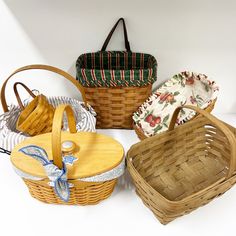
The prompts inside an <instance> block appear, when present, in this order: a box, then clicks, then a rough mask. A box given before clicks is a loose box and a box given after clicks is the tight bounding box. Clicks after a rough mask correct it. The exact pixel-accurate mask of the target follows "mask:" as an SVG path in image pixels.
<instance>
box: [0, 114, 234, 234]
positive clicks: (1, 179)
mask: <svg viewBox="0 0 236 236" xmlns="http://www.w3.org/2000/svg"><path fill="white" fill-rule="evenodd" d="M218 117H219V118H221V119H223V120H224V121H226V122H228V123H230V124H232V125H234V126H236V115H218ZM98 132H100V133H104V134H107V135H110V136H112V137H114V138H115V139H117V140H118V141H120V142H121V143H122V144H123V145H124V148H125V150H127V149H128V148H129V147H130V145H132V144H134V143H136V142H137V141H138V139H137V137H136V135H135V133H134V131H127V130H99V131H98ZM0 166H1V171H0V183H1V185H0V186H1V192H0V193H1V194H0V209H1V214H0V235H4V236H8V235H19V236H21V235H22V236H32V235H34V236H42V235H86V236H90V235H98V236H100V235H103V236H108V235H114V236H115V235H119V236H120V235H161V236H165V235H166V236H169V235H175V236H180V235H181V236H199V235H200V236H205V235H207V236H209V235H215V236H218V235H219V236H222V235H227V234H230V235H232V233H233V232H234V231H235V212H236V204H235V199H236V187H233V188H232V189H230V190H229V191H228V192H227V193H225V194H224V195H223V196H221V197H220V198H218V199H216V200H214V201H212V202H211V203H209V204H208V205H206V206H204V207H201V208H199V209H197V210H195V211H193V212H192V213H190V214H188V215H186V216H184V217H181V218H178V219H177V220H175V221H173V222H171V223H170V224H168V225H166V226H163V225H161V224H160V223H159V221H157V219H156V218H155V217H154V215H153V214H152V212H151V211H150V210H149V209H148V208H146V207H145V206H144V204H143V203H142V201H141V200H140V198H139V197H138V196H137V195H136V194H135V191H134V188H133V185H132V183H131V181H130V178H129V176H128V174H127V173H126V175H125V176H123V177H122V178H121V179H120V181H119V183H118V186H117V187H116V189H115V191H114V192H113V194H112V196H111V197H110V198H108V199H107V200H104V201H103V202H101V203H99V204H98V205H95V206H82V207H81V206H62V205H48V204H44V203H41V202H39V201H37V200H35V199H33V198H32V197H31V196H30V195H29V193H28V190H27V188H26V186H25V185H24V183H23V181H22V180H21V179H20V178H19V177H18V176H17V175H16V174H15V173H14V171H13V169H12V166H11V163H10V160H9V157H8V156H6V155H0Z"/></svg>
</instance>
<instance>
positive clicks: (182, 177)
mask: <svg viewBox="0 0 236 236" xmlns="http://www.w3.org/2000/svg"><path fill="white" fill-rule="evenodd" d="M182 108H188V109H192V110H194V111H196V112H198V113H199V115H198V116H197V117H196V118H195V119H194V120H192V121H190V122H188V123H186V124H183V125H180V126H177V127H175V122H176V119H177V116H178V113H179V112H180V110H181V109H182ZM127 165H128V170H129V172H130V174H131V176H132V179H133V181H134V184H135V187H136V191H137V194H138V195H139V196H140V197H141V199H142V200H143V202H144V204H145V205H146V206H147V207H148V208H150V209H151V210H152V211H153V213H154V214H155V216H156V217H157V218H158V220H159V221H160V222H161V223H162V224H167V223H168V222H170V221H172V220H174V219H175V218H177V217H179V216H182V215H184V214H187V213H189V212H191V211H193V210H194V209H196V208H198V207H200V206H203V205H205V204H207V203H208V202H210V201H211V200H213V199H214V198H215V197H218V196H220V195H221V194H223V193H224V192H225V191H227V190H228V189H230V188H231V187H232V185H234V183H235V182H236V175H235V173H236V172H235V168H236V129H235V128H234V127H232V126H230V125H227V124H225V123H224V122H222V121H220V120H218V119H217V118H215V117H214V116H212V115H211V114H209V113H208V112H207V111H204V110H202V109H200V108H197V107H194V106H183V107H179V108H177V109H176V110H175V112H174V114H173V117H172V120H171V122H170V126H169V130H168V131H166V132H163V133H161V134H158V135H155V136H153V137H150V138H148V139H145V140H143V141H141V142H140V143H138V144H135V145H133V146H132V147H131V149H130V150H129V151H128V155H127Z"/></svg>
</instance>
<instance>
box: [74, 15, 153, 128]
mask: <svg viewBox="0 0 236 236" xmlns="http://www.w3.org/2000/svg"><path fill="white" fill-rule="evenodd" d="M120 21H122V22H123V29H124V38H125V46H126V50H127V52H122V51H105V50H106V47H107V45H108V43H109V41H110V39H111V37H112V34H113V32H114V31H115V29H116V27H117V25H118V23H119V22H120ZM76 69H77V79H78V80H79V82H80V83H81V84H82V85H83V86H84V91H85V97H86V99H87V101H88V102H89V104H91V106H93V108H94V109H95V111H96V113H97V128H125V129H131V128H132V114H133V113H134V112H135V111H136V110H137V109H138V107H139V106H140V104H142V103H143V102H144V101H145V100H146V99H147V98H148V97H149V95H150V94H151V89H152V84H153V83H154V82H155V80H156V71H157V62H156V59H155V58H154V57H153V56H151V55H149V54H144V53H133V52H131V51H130V46H129V41H128V36H127V31H126V26H125V21H124V19H123V18H120V19H119V20H118V21H117V23H116V24H115V26H114V27H113V28H112V30H111V32H110V33H109V35H108V36H107V39H106V40H105V42H104V44H103V47H102V49H101V51H99V52H96V53H86V54H82V55H81V56H80V57H79V58H78V60H77V63H76Z"/></svg>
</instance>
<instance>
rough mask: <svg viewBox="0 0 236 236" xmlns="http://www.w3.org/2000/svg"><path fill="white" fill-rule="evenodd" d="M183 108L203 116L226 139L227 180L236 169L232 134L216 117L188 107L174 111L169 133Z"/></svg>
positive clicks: (235, 149)
mask: <svg viewBox="0 0 236 236" xmlns="http://www.w3.org/2000/svg"><path fill="white" fill-rule="evenodd" d="M183 108H187V109H191V110H194V111H196V112H197V113H199V114H201V115H203V116H204V117H206V118H207V119H208V120H209V121H211V123H213V124H214V125H215V126H216V127H217V128H219V129H220V130H221V131H222V132H223V134H225V136H226V138H227V139H228V141H229V144H230V146H231V158H230V164H229V171H228V174H227V178H230V177H231V176H232V175H233V173H234V171H235V169H236V167H235V164H236V138H235V136H234V134H233V133H232V132H231V131H230V129H229V128H228V127H227V126H226V125H225V124H224V123H223V122H222V121H220V120H219V119H217V118H216V117H214V116H213V115H211V114H210V113H209V112H207V111H205V110H203V109H200V108H199V107H196V106H190V105H184V106H180V107H178V108H176V109H175V111H174V113H173V115H172V118H171V121H170V125H169V131H171V130H173V129H174V127H175V123H176V120H177V117H178V115H179V112H180V110H181V109H183ZM190 122H191V121H190Z"/></svg>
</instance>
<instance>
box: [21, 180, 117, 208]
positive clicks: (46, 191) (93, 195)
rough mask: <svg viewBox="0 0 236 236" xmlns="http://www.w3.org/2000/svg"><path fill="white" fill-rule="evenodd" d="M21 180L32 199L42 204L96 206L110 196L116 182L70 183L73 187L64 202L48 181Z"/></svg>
mask: <svg viewBox="0 0 236 236" xmlns="http://www.w3.org/2000/svg"><path fill="white" fill-rule="evenodd" d="M23 180H24V182H25V184H26V185H27V187H28V189H29V192H30V194H31V196H32V197H33V198H36V199H37V200H39V201H42V202H44V203H50V204H66V205H94V204H97V203H99V202H100V201H102V200H104V199H106V198H108V197H109V196H110V195H111V194H112V192H113V190H114V188H115V185H116V182H117V179H113V180H109V181H105V182H82V181H79V182H78V181H70V182H71V183H73V184H74V186H73V187H72V188H70V200H69V201H68V202H64V201H62V200H61V199H60V198H59V197H58V196H57V195H56V194H55V191H54V189H53V188H52V187H50V186H49V185H48V181H49V180H48V181H47V180H40V181H32V180H28V179H23Z"/></svg>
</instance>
